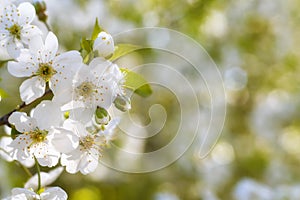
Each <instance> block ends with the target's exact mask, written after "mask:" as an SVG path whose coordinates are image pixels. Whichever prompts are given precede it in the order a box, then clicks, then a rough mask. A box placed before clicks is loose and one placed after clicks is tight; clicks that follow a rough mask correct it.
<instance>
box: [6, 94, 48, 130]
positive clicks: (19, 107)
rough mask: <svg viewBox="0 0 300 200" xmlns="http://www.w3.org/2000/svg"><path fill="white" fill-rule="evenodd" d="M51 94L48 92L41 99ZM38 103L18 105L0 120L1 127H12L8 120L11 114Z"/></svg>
mask: <svg viewBox="0 0 300 200" xmlns="http://www.w3.org/2000/svg"><path fill="white" fill-rule="evenodd" d="M50 93H51V90H47V91H46V92H45V94H44V95H43V96H42V97H41V98H43V97H45V96H46V95H47V94H50ZM35 102H36V101H33V102H31V103H29V104H26V103H25V102H23V103H22V104H21V105H18V106H17V107H16V108H15V109H13V110H12V111H10V112H9V113H7V114H5V115H3V116H2V117H1V118H0V126H3V125H8V126H10V124H9V122H8V118H9V117H10V115H11V114H13V113H14V112H16V111H20V110H22V109H23V108H27V107H28V106H30V105H32V104H33V103H35Z"/></svg>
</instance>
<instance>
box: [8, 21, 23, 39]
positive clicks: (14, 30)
mask: <svg viewBox="0 0 300 200" xmlns="http://www.w3.org/2000/svg"><path fill="white" fill-rule="evenodd" d="M5 29H6V30H7V31H8V32H9V33H10V34H11V35H12V36H13V37H15V38H17V39H18V40H20V39H21V27H20V26H19V25H18V24H14V25H12V26H11V27H9V28H8V27H7V28H5Z"/></svg>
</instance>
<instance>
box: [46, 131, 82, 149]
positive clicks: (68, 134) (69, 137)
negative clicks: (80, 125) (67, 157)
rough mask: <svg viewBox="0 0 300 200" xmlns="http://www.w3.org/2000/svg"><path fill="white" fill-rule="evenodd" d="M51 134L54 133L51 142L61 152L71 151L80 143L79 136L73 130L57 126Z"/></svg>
mask: <svg viewBox="0 0 300 200" xmlns="http://www.w3.org/2000/svg"><path fill="white" fill-rule="evenodd" d="M49 134H53V138H52V140H51V143H52V145H53V146H54V147H55V149H56V150H58V151H59V152H61V153H69V152H71V151H73V150H74V149H76V148H77V147H78V145H79V137H78V136H77V135H75V134H74V133H73V132H72V131H69V130H66V129H63V128H56V129H53V130H52V131H51V132H49Z"/></svg>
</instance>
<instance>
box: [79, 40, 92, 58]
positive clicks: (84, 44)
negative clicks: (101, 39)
mask: <svg viewBox="0 0 300 200" xmlns="http://www.w3.org/2000/svg"><path fill="white" fill-rule="evenodd" d="M80 46H81V50H80V52H81V56H82V58H83V62H84V63H88V62H89V61H91V60H92V59H93V58H94V53H93V48H92V46H93V41H92V40H87V39H86V38H82V39H81V41H80Z"/></svg>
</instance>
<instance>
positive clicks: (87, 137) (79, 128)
mask: <svg viewBox="0 0 300 200" xmlns="http://www.w3.org/2000/svg"><path fill="white" fill-rule="evenodd" d="M64 128H66V129H68V130H70V131H72V132H74V133H76V134H77V135H78V137H79V138H80V139H79V146H78V147H77V148H76V149H75V150H74V151H71V152H69V153H66V154H62V156H61V164H62V165H63V166H66V171H67V172H69V173H72V174H74V173H77V172H79V171H80V172H81V173H82V174H89V173H91V172H93V171H95V170H96V168H97V166H98V160H99V158H100V157H101V150H102V146H103V145H104V140H103V138H102V137H101V136H99V135H98V134H91V133H89V132H88V131H87V130H86V128H85V127H84V125H83V124H81V123H80V122H76V121H73V120H70V119H68V120H66V121H65V123H64Z"/></svg>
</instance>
